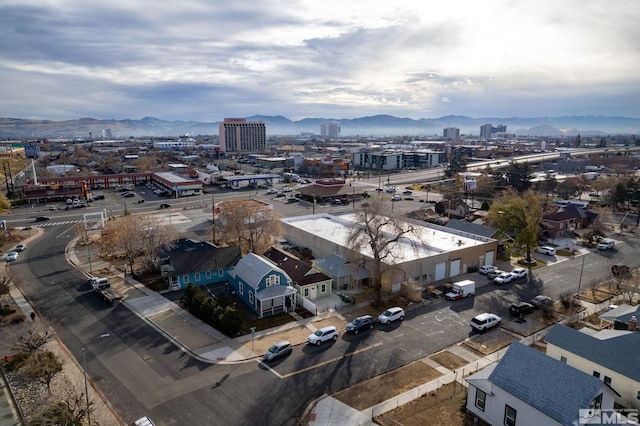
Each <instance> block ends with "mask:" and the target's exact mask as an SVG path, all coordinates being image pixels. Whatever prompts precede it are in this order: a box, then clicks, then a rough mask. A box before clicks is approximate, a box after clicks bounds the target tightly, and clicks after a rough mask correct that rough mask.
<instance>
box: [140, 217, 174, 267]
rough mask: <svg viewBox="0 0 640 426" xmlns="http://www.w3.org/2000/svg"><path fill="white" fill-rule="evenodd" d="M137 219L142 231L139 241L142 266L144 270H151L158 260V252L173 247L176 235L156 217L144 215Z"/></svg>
mask: <svg viewBox="0 0 640 426" xmlns="http://www.w3.org/2000/svg"><path fill="white" fill-rule="evenodd" d="M139 219H140V220H139V224H140V226H141V227H142V229H143V230H144V232H143V233H142V236H141V237H142V238H141V241H140V243H141V249H142V259H143V260H142V261H143V266H144V269H145V270H152V269H153V268H154V266H155V264H156V261H157V260H158V251H159V250H160V249H169V248H172V247H175V244H174V241H175V240H176V239H177V238H178V234H177V233H176V232H175V231H174V230H173V229H172V228H171V227H170V226H167V225H165V224H163V223H162V222H160V220H159V219H158V217H156V216H151V215H146V216H141V217H140V218H139Z"/></svg>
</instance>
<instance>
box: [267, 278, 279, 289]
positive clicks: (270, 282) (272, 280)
mask: <svg viewBox="0 0 640 426" xmlns="http://www.w3.org/2000/svg"><path fill="white" fill-rule="evenodd" d="M266 284H267V287H274V286H277V285H280V275H269V276H268V277H267V280H266Z"/></svg>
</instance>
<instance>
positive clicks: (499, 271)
mask: <svg viewBox="0 0 640 426" xmlns="http://www.w3.org/2000/svg"><path fill="white" fill-rule="evenodd" d="M500 274H504V271H503V270H502V269H494V270H493V271H489V272H487V278H489V279H490V280H493V279H494V278H495V277H497V276H498V275H500Z"/></svg>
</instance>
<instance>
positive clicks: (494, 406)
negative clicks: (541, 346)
mask: <svg viewBox="0 0 640 426" xmlns="http://www.w3.org/2000/svg"><path fill="white" fill-rule="evenodd" d="M466 381H467V383H468V384H469V391H468V394H467V409H468V410H469V411H470V412H471V413H472V414H473V415H474V416H476V417H478V418H479V419H481V420H483V421H484V422H486V423H488V424H491V425H507V426H516V425H517V426H540V425H545V426H554V425H558V426H560V425H562V426H569V425H576V424H579V423H580V424H582V422H587V421H588V420H589V419H588V418H585V416H591V415H592V414H593V413H594V409H612V408H613V403H614V395H615V392H614V391H613V390H611V388H609V387H608V386H607V385H606V384H605V383H604V382H602V381H601V380H598V379H597V378H595V377H593V376H591V375H589V374H586V373H583V372H582V371H580V370H577V369H575V368H573V367H571V366H569V365H567V364H565V363H562V362H560V361H558V360H556V359H553V358H551V357H549V356H546V355H544V354H542V353H540V352H538V351H537V350H535V349H532V348H530V347H528V346H526V345H523V344H522V343H519V342H515V343H512V344H511V346H510V347H509V349H508V350H507V352H506V353H505V354H504V356H503V357H502V359H501V360H500V361H499V362H498V363H497V364H492V365H490V366H488V367H486V368H484V369H482V370H481V371H479V372H478V373H476V374H474V375H472V376H470V377H469V378H467V379H466ZM581 416H582V418H581Z"/></svg>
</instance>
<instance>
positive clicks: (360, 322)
mask: <svg viewBox="0 0 640 426" xmlns="http://www.w3.org/2000/svg"><path fill="white" fill-rule="evenodd" d="M373 325H374V322H373V317H372V316H371V315H363V316H361V317H358V318H356V319H354V320H353V321H351V322H350V323H349V324H347V333H353V334H358V333H359V332H360V330H366V329H372V328H373Z"/></svg>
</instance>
